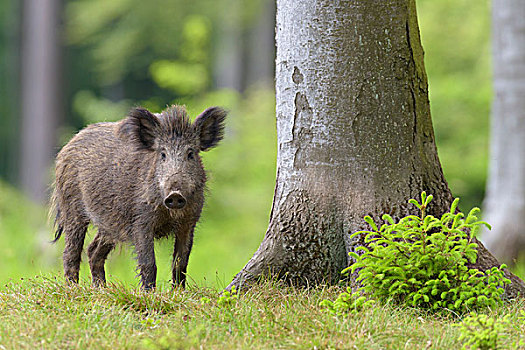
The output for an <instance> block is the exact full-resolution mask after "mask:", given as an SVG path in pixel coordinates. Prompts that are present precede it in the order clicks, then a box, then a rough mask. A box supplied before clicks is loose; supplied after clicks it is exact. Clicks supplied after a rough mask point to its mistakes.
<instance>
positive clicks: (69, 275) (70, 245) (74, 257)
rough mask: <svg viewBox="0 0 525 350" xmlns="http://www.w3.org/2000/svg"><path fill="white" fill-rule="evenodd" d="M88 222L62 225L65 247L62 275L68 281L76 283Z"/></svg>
mask: <svg viewBox="0 0 525 350" xmlns="http://www.w3.org/2000/svg"><path fill="white" fill-rule="evenodd" d="M87 226H88V223H87V222H85V223H78V222H76V223H73V224H68V225H65V226H64V236H65V241H66V244H65V248H64V254H63V256H62V260H63V263H64V276H65V277H66V279H67V280H68V281H70V282H74V283H78V273H79V271H80V260H81V255H82V248H83V247H84V238H85V237H86V230H87Z"/></svg>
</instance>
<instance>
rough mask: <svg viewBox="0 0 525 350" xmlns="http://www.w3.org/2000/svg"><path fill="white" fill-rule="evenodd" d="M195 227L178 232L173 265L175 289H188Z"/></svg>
mask: <svg viewBox="0 0 525 350" xmlns="http://www.w3.org/2000/svg"><path fill="white" fill-rule="evenodd" d="M194 228H195V225H193V226H192V228H191V229H189V230H184V231H182V232H177V234H176V236H175V248H174V249H173V263H172V267H171V268H172V283H173V285H174V287H176V286H178V285H180V286H182V288H185V287H186V270H187V267H188V260H189V257H190V252H191V247H192V246H193V230H194Z"/></svg>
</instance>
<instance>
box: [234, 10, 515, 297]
mask: <svg viewBox="0 0 525 350" xmlns="http://www.w3.org/2000/svg"><path fill="white" fill-rule="evenodd" d="M276 41H277V60H276V71H277V74H276V93H277V134H278V155H277V167H278V168H277V180H276V187H275V195H274V200H273V208H272V213H271V219H270V224H269V227H268V230H267V232H266V236H265V238H264V240H263V242H262V243H261V245H260V247H259V249H258V250H257V252H256V253H255V254H254V256H253V257H252V259H251V260H250V261H249V262H248V263H247V265H246V266H245V267H244V268H243V269H242V270H241V272H239V274H237V276H235V278H234V279H233V281H232V283H231V284H230V286H231V285H237V286H241V285H242V284H243V283H244V282H248V281H251V280H253V279H254V278H256V277H258V276H260V275H263V274H266V273H268V272H272V273H273V274H276V275H278V276H280V277H284V278H285V279H287V280H289V281H292V282H294V283H300V284H305V283H317V282H323V281H328V282H334V281H336V280H338V279H339V278H340V272H341V270H342V269H343V268H345V267H346V266H348V264H349V262H350V261H349V260H348V252H350V251H354V250H355V248H356V247H357V246H358V245H360V244H362V242H361V240H360V239H355V240H352V239H350V238H349V237H350V235H351V234H352V233H353V232H356V231H358V230H362V229H365V228H366V225H365V222H364V220H363V217H364V216H365V215H371V216H372V217H374V218H376V219H377V220H378V219H379V218H380V216H381V215H382V214H383V213H385V212H386V213H389V214H391V215H392V216H393V217H395V218H401V217H403V216H406V215H407V214H409V213H414V212H415V210H414V209H415V208H412V207H411V206H409V205H408V204H407V201H408V199H409V198H419V195H420V193H421V191H423V190H425V191H427V193H432V194H433V195H434V200H433V206H432V208H430V213H431V214H434V215H439V214H441V213H443V212H444V211H446V210H448V209H449V206H450V204H451V202H452V199H453V198H452V195H451V193H450V190H449V188H448V185H447V182H446V181H445V179H444V177H443V172H442V170H441V166H440V163H439V159H438V156H437V151H436V146H435V143H434V132H433V128H432V121H431V118H430V109H429V101H428V87H427V78H426V73H425V68H424V65H423V50H422V48H421V43H420V38H419V29H418V24H417V16H416V8H415V3H414V1H413V0H389V1H385V2H383V3H382V5H381V6H377V4H376V3H375V2H373V1H358V0H353V1H343V0H338V1H328V0H309V1H306V0H303V1H296V0H278V1H277V32H276ZM481 256H483V258H481ZM479 262H480V263H481V264H484V265H487V266H488V265H491V264H492V265H497V264H498V262H497V261H496V260H495V259H494V258H493V257H492V256H491V255H490V253H489V252H488V251H486V250H485V249H484V248H483V247H482V246H481V247H480V261H479ZM515 281H516V282H515V283H514V286H517V287H516V288H517V289H518V290H522V291H525V289H524V288H523V284H520V282H521V281H519V280H515ZM509 294H511V295H514V294H515V291H511V293H509Z"/></svg>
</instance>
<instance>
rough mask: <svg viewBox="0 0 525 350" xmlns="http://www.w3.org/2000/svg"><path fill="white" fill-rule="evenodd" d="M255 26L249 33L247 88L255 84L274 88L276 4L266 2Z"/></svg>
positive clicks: (268, 0) (262, 5)
mask: <svg viewBox="0 0 525 350" xmlns="http://www.w3.org/2000/svg"><path fill="white" fill-rule="evenodd" d="M260 6H261V12H260V14H259V15H258V16H256V17H255V20H256V22H255V25H254V26H251V27H250V28H249V29H250V32H249V33H248V39H249V40H248V42H247V45H246V50H247V55H246V56H247V60H246V61H247V66H246V78H245V80H246V83H245V87H250V86H252V85H254V84H262V85H263V86H267V87H272V85H273V82H274V73H275V67H274V62H275V41H274V34H275V2H274V1H270V0H264V1H262V3H261V4H260Z"/></svg>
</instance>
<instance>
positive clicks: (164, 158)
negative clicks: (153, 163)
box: [160, 151, 166, 160]
mask: <svg viewBox="0 0 525 350" xmlns="http://www.w3.org/2000/svg"><path fill="white" fill-rule="evenodd" d="M160 159H162V160H166V152H164V151H161V152H160Z"/></svg>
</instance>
